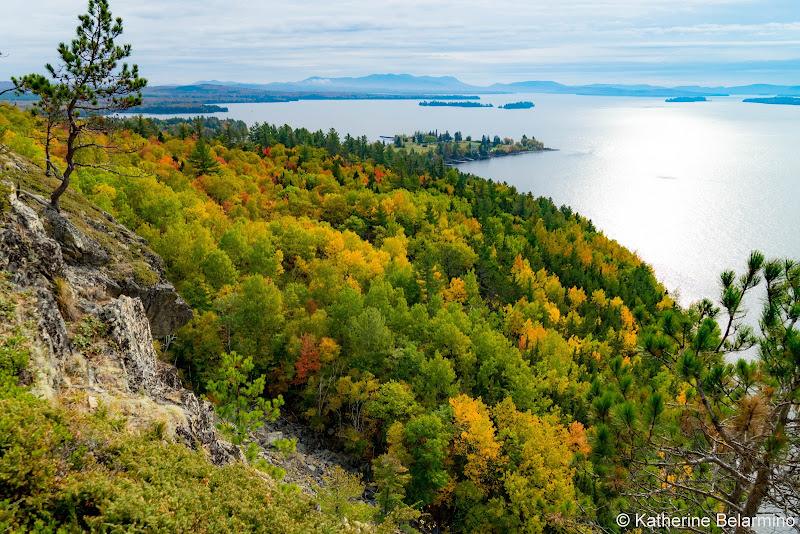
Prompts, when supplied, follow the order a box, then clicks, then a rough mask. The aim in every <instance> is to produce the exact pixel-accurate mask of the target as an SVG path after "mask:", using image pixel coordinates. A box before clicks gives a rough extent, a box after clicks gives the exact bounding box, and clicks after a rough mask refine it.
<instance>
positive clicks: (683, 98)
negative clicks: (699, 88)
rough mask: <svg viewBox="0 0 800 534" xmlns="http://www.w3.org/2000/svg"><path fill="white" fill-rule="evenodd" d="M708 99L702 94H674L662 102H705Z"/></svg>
mask: <svg viewBox="0 0 800 534" xmlns="http://www.w3.org/2000/svg"><path fill="white" fill-rule="evenodd" d="M707 101H708V99H707V98H706V97H704V96H676V97H675V98H668V99H666V100H665V101H664V102H707Z"/></svg>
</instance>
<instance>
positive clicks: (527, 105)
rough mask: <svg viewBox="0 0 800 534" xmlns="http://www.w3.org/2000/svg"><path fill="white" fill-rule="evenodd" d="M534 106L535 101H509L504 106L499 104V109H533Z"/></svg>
mask: <svg viewBox="0 0 800 534" xmlns="http://www.w3.org/2000/svg"><path fill="white" fill-rule="evenodd" d="M533 106H534V104H533V102H509V103H508V104H506V105H504V106H499V109H531V108H532V107H533Z"/></svg>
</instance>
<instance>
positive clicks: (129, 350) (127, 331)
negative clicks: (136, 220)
mask: <svg viewBox="0 0 800 534" xmlns="http://www.w3.org/2000/svg"><path fill="white" fill-rule="evenodd" d="M99 315H100V318H101V319H102V320H103V321H104V322H105V323H106V324H108V327H109V330H108V337H109V338H110V339H111V340H112V341H113V342H114V343H115V344H116V352H117V356H118V357H119V358H120V362H121V364H122V368H123V369H124V371H125V374H126V376H127V383H128V387H129V389H130V390H131V391H133V392H137V393H144V394H146V395H148V396H150V397H151V398H152V399H154V400H155V401H156V402H157V403H159V404H172V405H175V406H178V407H179V408H181V409H182V411H183V413H184V415H185V422H182V423H180V424H178V426H177V427H176V429H175V431H176V434H177V435H178V436H179V437H180V438H181V439H182V440H183V441H184V442H185V443H186V445H188V446H190V447H194V446H196V445H197V444H200V445H201V446H203V447H204V448H205V449H206V450H207V451H208V454H209V456H210V458H211V461H212V462H214V463H215V464H224V463H228V462H230V461H233V460H239V459H241V458H240V457H241V452H240V451H239V449H238V448H237V447H234V446H233V445H230V444H226V443H225V442H223V441H220V440H218V439H217V434H216V415H215V413H214V408H213V406H212V405H211V403H210V402H208V401H206V400H202V399H200V398H198V397H197V395H195V394H194V393H193V392H191V391H189V390H187V389H184V388H183V385H182V384H181V380H180V378H179V377H178V373H177V370H176V369H175V368H174V367H173V366H171V365H169V364H166V363H164V362H162V361H160V360H158V358H157V356H156V351H155V350H154V349H153V336H152V334H151V333H150V324H149V323H148V321H147V315H146V314H145V310H144V306H143V305H142V302H141V300H139V299H138V298H137V299H133V298H131V297H127V296H121V297H119V298H118V299H116V300H114V301H112V302H110V303H108V304H106V305H105V306H103V308H102V309H101V311H100V314H99Z"/></svg>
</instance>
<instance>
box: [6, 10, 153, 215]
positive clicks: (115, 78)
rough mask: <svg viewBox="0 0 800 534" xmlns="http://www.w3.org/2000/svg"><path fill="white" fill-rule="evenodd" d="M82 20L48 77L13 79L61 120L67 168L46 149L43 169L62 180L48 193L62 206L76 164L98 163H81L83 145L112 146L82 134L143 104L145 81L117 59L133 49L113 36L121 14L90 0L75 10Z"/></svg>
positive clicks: (61, 46)
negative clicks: (106, 118)
mask: <svg viewBox="0 0 800 534" xmlns="http://www.w3.org/2000/svg"><path fill="white" fill-rule="evenodd" d="M78 19H79V20H80V24H79V25H78V28H77V30H76V32H77V35H76V38H75V39H73V40H72V42H71V43H70V44H69V45H67V44H65V43H61V44H59V45H58V54H59V56H60V58H61V63H60V64H59V65H56V66H55V67H54V66H52V65H50V64H49V63H48V64H47V65H45V69H46V70H47V72H48V73H49V75H50V79H48V78H47V77H46V76H43V75H41V74H28V75H25V76H22V77H21V78H19V79H17V78H12V81H13V82H14V86H15V88H16V90H17V91H18V92H21V93H22V92H30V93H33V94H34V95H36V96H38V97H39V98H40V102H39V104H38V105H37V106H38V108H39V110H41V111H42V112H43V113H45V114H47V115H48V116H50V117H51V118H54V117H63V120H60V121H59V122H60V123H61V124H63V126H64V129H65V130H66V135H67V138H66V142H65V144H66V154H65V156H64V162H65V164H66V166H65V168H64V169H63V170H62V169H60V168H59V167H58V166H56V164H55V163H54V162H53V161H51V160H50V155H49V151H48V154H47V161H46V165H47V169H48V170H52V171H53V172H54V173H55V175H56V176H57V177H58V178H59V179H60V180H61V185H59V186H58V188H56V190H55V191H53V193H52V194H51V195H50V204H51V205H52V206H53V208H55V209H56V211H58V210H60V206H59V199H60V198H61V195H63V194H64V192H65V191H66V190H67V188H68V187H69V182H70V177H71V175H72V173H73V172H75V170H76V169H78V168H79V167H92V166H95V167H96V166H97V165H95V164H91V163H85V162H79V161H78V158H77V156H78V154H79V153H80V151H81V150H82V149H85V148H90V147H94V148H98V147H99V148H103V149H105V150H110V149H113V148H114V147H113V146H101V145H98V144H97V143H95V142H92V141H89V140H87V139H86V134H87V133H90V132H92V131H97V130H100V129H103V128H104V125H105V121H103V117H102V115H104V114H108V113H115V112H119V111H123V110H125V109H128V108H131V107H133V106H137V105H139V104H141V103H142V93H141V90H142V89H143V88H144V87H145V85H147V80H145V79H144V78H139V70H138V67H137V66H136V65H133V66H132V67H129V66H128V64H127V63H122V66H121V67H120V65H119V62H120V61H122V60H124V59H125V58H126V57H128V56H130V54H131V45H129V44H126V45H121V46H120V45H117V44H115V43H114V39H116V38H117V37H119V36H120V35H121V34H122V19H121V18H116V19H113V18H112V16H111V11H110V10H109V8H108V0H89V5H88V9H87V11H86V13H85V14H83V15H78Z"/></svg>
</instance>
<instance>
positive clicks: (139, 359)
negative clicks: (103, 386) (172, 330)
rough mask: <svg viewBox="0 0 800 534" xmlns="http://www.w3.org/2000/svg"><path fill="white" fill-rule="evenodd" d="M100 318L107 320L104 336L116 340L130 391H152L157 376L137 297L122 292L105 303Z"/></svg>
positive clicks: (160, 386)
mask: <svg viewBox="0 0 800 534" xmlns="http://www.w3.org/2000/svg"><path fill="white" fill-rule="evenodd" d="M100 318H101V319H102V320H103V321H105V322H106V324H108V336H109V337H110V338H111V339H112V340H113V341H114V342H115V343H116V344H117V347H118V348H119V355H120V358H121V361H122V366H123V369H124V370H125V373H126V374H127V376H128V384H129V386H130V388H131V390H132V391H136V392H141V393H148V394H150V395H156V394H159V393H161V391H160V390H161V389H163V384H162V383H161V381H160V380H158V376H157V366H156V361H157V357H156V351H155V349H153V336H152V334H151V333H150V325H149V323H148V322H147V316H146V315H145V312H144V306H142V302H141V301H140V300H139V299H136V300H134V299H132V298H130V297H125V296H122V297H120V298H118V299H117V300H114V301H112V302H110V303H109V304H106V305H105V306H104V307H103V309H102V311H101V312H100Z"/></svg>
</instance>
